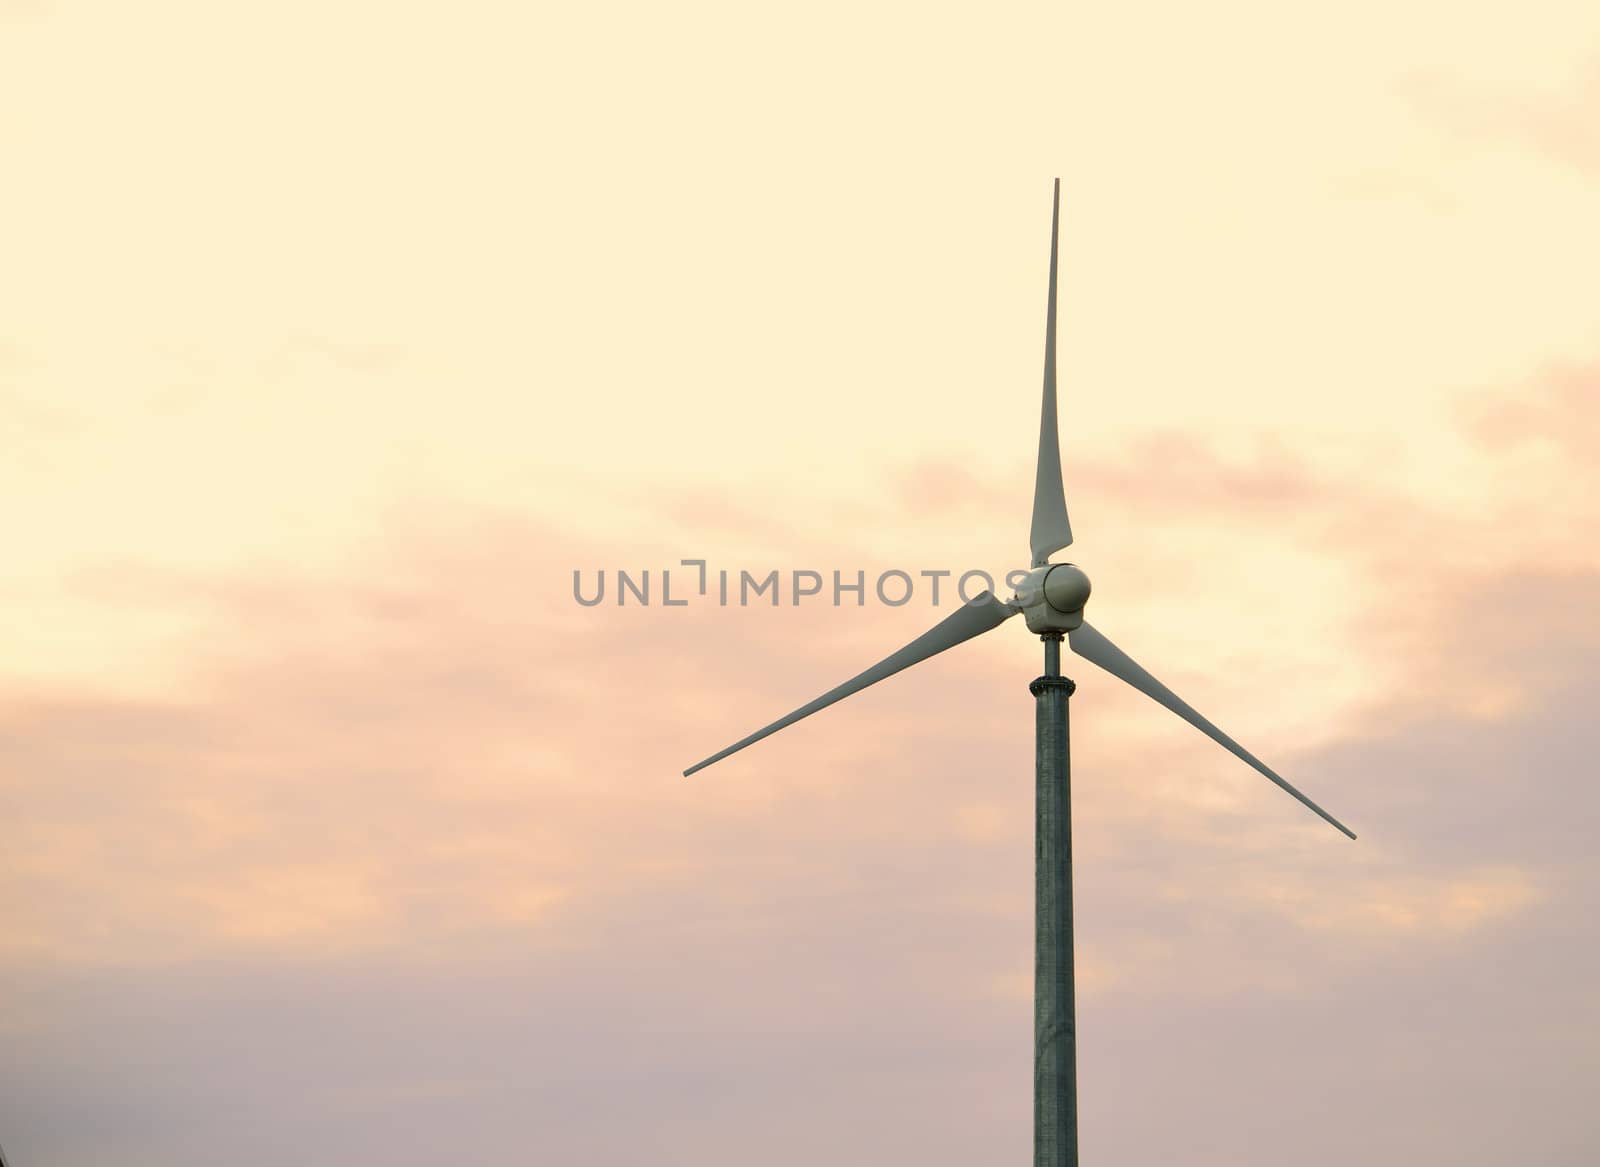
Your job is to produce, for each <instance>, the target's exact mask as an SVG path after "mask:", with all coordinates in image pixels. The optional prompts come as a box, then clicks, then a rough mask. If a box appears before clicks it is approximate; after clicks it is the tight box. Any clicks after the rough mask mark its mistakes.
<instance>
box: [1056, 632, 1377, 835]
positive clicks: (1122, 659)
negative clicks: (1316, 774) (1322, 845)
mask: <svg viewBox="0 0 1600 1167" xmlns="http://www.w3.org/2000/svg"><path fill="white" fill-rule="evenodd" d="M1067 640H1068V642H1069V643H1070V644H1071V645H1072V651H1073V652H1075V653H1077V654H1078V655H1079V656H1081V657H1083V658H1084V659H1085V660H1088V661H1092V662H1094V663H1095V664H1097V665H1099V666H1100V667H1101V668H1103V669H1104V670H1105V671H1106V672H1108V673H1110V674H1111V675H1112V676H1113V677H1118V678H1120V679H1121V680H1124V681H1126V682H1128V684H1130V685H1132V686H1133V687H1134V688H1135V689H1137V690H1139V692H1141V693H1143V694H1145V696H1147V697H1151V698H1153V699H1154V700H1155V701H1156V702H1158V703H1159V704H1162V705H1165V706H1166V707H1167V708H1168V709H1170V710H1172V712H1174V713H1176V714H1177V715H1178V716H1179V717H1181V718H1183V719H1184V720H1185V721H1187V722H1188V723H1189V724H1190V725H1192V726H1194V727H1195V728H1196V729H1198V730H1199V731H1200V732H1201V733H1203V734H1205V735H1206V736H1207V737H1209V738H1210V739H1211V740H1212V741H1214V742H1216V743H1217V744H1218V745H1219V746H1221V747H1222V748H1223V749H1225V750H1228V751H1229V752H1230V753H1232V754H1233V755H1234V756H1235V757H1237V758H1239V759H1240V760H1241V761H1244V762H1247V763H1248V764H1249V765H1251V766H1254V767H1255V768H1256V769H1257V770H1259V771H1260V772H1261V773H1263V774H1265V775H1266V776H1267V777H1268V778H1270V779H1272V781H1274V782H1276V783H1277V784H1278V785H1279V786H1281V787H1283V789H1285V790H1287V791H1288V792H1289V793H1290V794H1292V795H1294V796H1295V797H1296V798H1297V799H1299V800H1300V801H1301V802H1303V803H1304V804H1305V805H1306V806H1308V807H1310V808H1311V809H1312V810H1313V811H1315V812H1316V813H1317V814H1318V815H1320V816H1322V818H1323V819H1324V820H1326V821H1327V822H1328V823H1330V824H1331V825H1333V826H1335V827H1337V828H1338V829H1339V830H1341V831H1343V832H1344V833H1345V834H1347V835H1349V836H1350V837H1351V838H1352V839H1353V838H1355V837H1356V836H1355V832H1354V831H1352V830H1351V829H1350V828H1349V827H1347V826H1345V825H1344V824H1343V823H1341V822H1340V821H1339V820H1338V819H1336V818H1334V817H1333V816H1332V815H1331V814H1329V813H1328V812H1327V811H1325V810H1323V809H1322V808H1321V807H1320V806H1318V805H1317V804H1316V803H1314V802H1312V801H1311V800H1310V799H1309V798H1307V797H1306V796H1305V795H1303V794H1301V793H1300V792H1299V791H1298V790H1296V789H1295V788H1294V787H1293V786H1290V785H1289V784H1288V783H1287V782H1285V781H1284V780H1283V779H1282V778H1279V777H1278V776H1277V775H1276V774H1274V773H1273V772H1272V771H1271V770H1269V769H1267V767H1266V766H1265V765H1263V764H1262V762H1261V760H1260V759H1259V758H1257V757H1256V756H1255V755H1254V754H1252V753H1251V752H1250V751H1249V750H1247V749H1245V748H1244V747H1243V746H1241V745H1240V744H1239V743H1238V742H1236V741H1234V740H1233V739H1232V738H1231V737H1229V736H1228V735H1227V734H1225V733H1223V732H1222V731H1221V730H1220V729H1218V728H1217V727H1216V726H1214V725H1212V724H1211V723H1210V722H1209V721H1207V720H1206V719H1205V718H1203V717H1201V716H1200V715H1199V714H1198V713H1196V712H1195V711H1194V708H1193V707H1192V706H1191V705H1189V704H1188V703H1186V702H1185V701H1184V700H1183V699H1182V698H1180V697H1179V696H1178V695H1177V694H1176V693H1174V692H1173V691H1172V690H1171V689H1169V688H1167V687H1166V686H1165V685H1163V684H1162V683H1161V682H1160V681H1158V680H1156V679H1155V678H1154V677H1152V676H1151V675H1150V674H1149V673H1147V672H1145V671H1144V669H1142V668H1140V667H1139V664H1138V662H1137V661H1135V660H1134V659H1133V658H1132V657H1130V656H1129V655H1128V654H1127V653H1125V652H1123V651H1122V650H1121V649H1120V648H1118V647H1117V646H1116V645H1114V644H1112V643H1111V641H1109V640H1107V639H1106V638H1105V637H1104V636H1103V635H1101V634H1100V633H1099V632H1098V631H1097V630H1095V629H1094V628H1093V627H1091V626H1090V625H1088V624H1084V625H1083V626H1082V627H1081V628H1078V629H1077V630H1075V631H1073V632H1069V633H1067Z"/></svg>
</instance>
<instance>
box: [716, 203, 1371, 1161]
mask: <svg viewBox="0 0 1600 1167" xmlns="http://www.w3.org/2000/svg"><path fill="white" fill-rule="evenodd" d="M1060 214H1061V180H1060V179H1057V180H1056V183H1055V192H1054V197H1053V200H1052V207H1051V215H1050V292H1049V298H1048V309H1047V315H1046V318H1045V341H1044V406H1043V410H1042V412H1041V415H1040V420H1039V461H1038V468H1037V472H1036V477H1035V481H1034V491H1033V525H1032V528H1031V530H1030V532H1029V538H1028V543H1029V549H1030V551H1031V563H1030V570H1029V571H1028V573H1027V576H1026V578H1025V580H1024V581H1023V584H1022V586H1021V587H1020V588H1019V589H1018V590H1017V593H1016V595H1015V597H1014V598H1013V599H1011V600H1010V601H1006V602H1002V601H1001V600H998V599H996V598H995V597H994V596H993V595H992V594H991V593H989V592H984V593H983V594H982V595H980V596H977V597H975V598H974V599H973V600H972V601H970V602H969V603H966V604H963V605H962V607H961V608H960V609H958V610H957V611H956V612H954V613H952V614H951V615H950V616H947V617H946V618H945V619H943V620H941V621H940V622H939V623H938V624H936V625H934V627H933V628H931V629H930V630H928V631H927V632H925V633H923V634H922V635H921V636H919V637H917V638H916V639H915V640H913V641H912V642H911V643H910V644H908V645H906V646H905V647H904V648H902V649H900V650H899V651H898V652H895V653H891V654H890V655H889V656H887V657H885V658H884V659H883V660H881V661H879V662H878V663H877V664H875V665H873V666H872V667H871V668H869V669H867V670H866V671H865V672H863V673H861V674H859V675H858V676H855V677H852V678H851V679H850V680H848V681H846V682H845V683H844V684H842V685H839V686H838V687H836V688H833V689H830V690H828V692H826V693H824V694H823V695H822V696H820V697H818V698H817V699H816V700H815V701H811V702H809V703H808V704H805V705H802V706H801V707H800V708H799V709H796V710H795V711H794V712H793V713H790V714H787V715H786V716H784V717H780V718H779V719H778V720H777V721H774V722H773V723H772V724H771V725H768V726H764V727H763V728H761V729H758V730H756V732H755V733H753V734H751V735H750V736H749V737H746V738H743V739H741V740H739V741H737V742H735V743H734V744H733V745H731V746H729V747H728V748H727V749H725V750H719V751H718V752H717V753H715V754H712V755H711V756H710V757H709V758H706V759H705V760H704V761H702V762H697V763H695V764H694V765H693V766H690V767H689V768H688V769H687V770H685V771H684V775H685V776H688V775H690V774H693V773H694V772H695V771H696V770H701V769H704V768H705V767H706V766H709V765H711V764H712V763H713V762H717V761H720V760H721V759H723V758H726V757H727V756H728V755H729V754H733V753H736V752H738V751H739V750H742V749H744V748H745V747H746V746H748V745H752V744H754V743H755V742H758V741H760V740H761V739H762V738H764V737H767V736H768V735H769V734H773V733H776V732H777V731H778V730H780V729H783V728H784V727H785V726H788V725H793V724H794V723H795V722H797V721H799V720H800V719H801V718H804V717H809V716H811V714H813V713H816V712H817V711H818V710H820V709H825V708H827V707H828V706H829V705H832V704H833V703H834V702H836V701H841V700H843V699H844V698H846V697H848V696H850V695H851V694H852V693H857V692H860V691H861V690H862V689H865V688H866V687H867V686H868V685H873V684H876V683H877V682H879V681H881V680H883V679H884V678H885V677H890V676H893V675H894V674H895V673H898V672H900V671H901V670H902V669H906V668H910V667H911V666H912V665H914V664H917V663H918V662H920V661H925V660H927V659H928V658H929V657H931V656H937V655H938V654H939V653H941V652H944V651H945V650H946V649H949V648H954V647H955V646H956V645H958V644H961V643H963V642H964V641H968V640H971V639H972V638H973V637H975V636H979V635H982V634H983V633H985V632H988V631H990V630H992V629H995V628H998V627H999V626H1000V625H1001V624H1003V623H1004V622H1005V621H1006V620H1008V619H1010V618H1011V617H1012V616H1015V615H1016V614H1017V613H1018V612H1020V613H1022V617H1023V620H1024V622H1025V623H1026V624H1027V626H1028V630H1029V631H1030V632H1034V633H1037V634H1038V636H1039V637H1040V639H1041V640H1043V641H1044V659H1045V668H1044V675H1043V676H1041V677H1038V678H1037V679H1035V680H1034V681H1033V682H1032V684H1031V685H1030V686H1029V688H1030V690H1031V691H1032V693H1033V695H1034V699H1035V743H1036V750H1035V783H1036V785H1035V797H1036V802H1035V846H1034V859H1035V872H1034V1093H1033V1119H1034V1121H1033V1136H1034V1140H1033V1145H1034V1151H1033V1161H1034V1164H1035V1167H1077V1163H1078V1103H1077V1064H1076V1063H1077V1057H1076V1047H1077V1034H1076V1025H1075V1016H1074V1015H1075V1007H1074V1000H1073V968H1072V805H1071V785H1070V781H1071V772H1070V767H1069V759H1068V748H1067V747H1068V738H1067V698H1068V697H1069V696H1070V695H1071V694H1072V692H1073V690H1074V688H1075V686H1074V685H1073V683H1072V681H1070V680H1068V679H1067V678H1065V677H1063V676H1062V675H1061V639H1062V636H1063V635H1065V636H1066V638H1067V643H1068V644H1069V645H1070V646H1071V648H1072V651H1073V652H1075V653H1077V654H1078V655H1079V656H1081V657H1083V658H1084V659H1086V660H1088V661H1090V662H1091V663H1093V664H1096V665H1099V666H1100V667H1101V668H1102V669H1104V670H1105V671H1106V672H1108V673H1110V674H1111V675H1112V676H1114V677H1117V678H1119V679H1120V680H1123V681H1126V682H1127V683H1128V684H1130V685H1132V686H1133V687H1134V688H1135V689H1138V690H1139V691H1140V692H1141V693H1144V694H1145V695H1146V696H1148V697H1151V698H1153V699H1154V700H1155V701H1157V702H1158V703H1160V704H1161V705H1164V706H1166V707H1167V708H1168V709H1170V710H1171V711H1172V712H1173V713H1176V714H1177V715H1178V716H1179V717H1181V718H1183V719H1184V720H1185V721H1187V722H1188V723H1189V724H1190V725H1192V726H1194V727H1195V728H1196V729H1198V730H1199V731H1200V732H1201V733H1203V734H1205V735H1206V736H1207V737H1209V738H1211V739H1212V740H1213V741H1215V742H1216V743H1217V744H1218V745H1220V746H1222V747H1223V748H1224V749H1226V750H1228V751H1229V752H1231V753H1232V754H1234V755H1235V756H1236V757H1238V758H1239V759H1240V760H1242V761H1243V762H1245V763H1246V764H1248V765H1250V766H1252V767H1254V768H1255V769H1256V770H1257V771H1259V772H1260V773H1261V774H1262V775H1264V776H1265V777H1266V778H1267V779H1268V780H1270V781H1271V782H1273V783H1274V784H1275V785H1277V786H1278V787H1280V788H1281V789H1283V790H1285V791H1287V792H1288V793H1289V794H1290V795H1292V796H1293V797H1294V798H1295V799H1297V800H1298V801H1299V802H1301V803H1302V804H1303V805H1305V806H1306V807H1307V808H1309V809H1310V810H1311V811H1312V812H1313V813H1315V814H1316V815H1318V816H1320V817H1321V818H1322V819H1323V820H1325V821H1326V822H1328V823H1329V824H1331V825H1332V826H1333V827H1335V828H1337V829H1338V830H1340V831H1342V832H1343V833H1344V834H1346V835H1348V836H1349V837H1350V838H1352V839H1354V838H1355V837H1356V836H1355V833H1354V832H1352V831H1351V830H1350V828H1348V827H1346V826H1345V825H1344V824H1343V823H1341V822H1339V820H1338V819H1336V818H1334V817H1333V816H1332V815H1330V814H1329V813H1328V812H1327V811H1325V810H1323V809H1322V808H1321V807H1320V806H1318V805H1317V804H1316V803H1314V802H1312V801H1311V799H1309V798H1307V797H1306V796H1305V795H1304V794H1302V793H1301V792H1300V791H1298V790H1296V789H1295V788H1294V787H1293V786H1291V785H1289V783H1288V782H1286V781H1284V780H1283V778H1281V777H1279V776H1278V775H1277V774H1275V773H1274V772H1273V771H1272V770H1271V769H1269V768H1268V767H1267V765H1266V764H1265V763H1264V762H1262V761H1261V760H1260V759H1259V758H1257V757H1256V756H1255V755H1254V754H1252V753H1250V751H1249V750H1246V749H1245V748H1244V747H1243V746H1241V745H1240V744H1239V743H1238V742H1236V741H1234V740H1233V739H1232V738H1231V737H1229V736H1228V735H1227V734H1225V733H1223V732H1222V731H1221V730H1220V729H1218V728H1217V727H1216V726H1215V725H1213V724H1212V723H1211V722H1210V721H1208V720H1206V719H1205V718H1204V717H1202V716H1201V715H1200V714H1199V713H1197V712H1196V711H1195V709H1194V708H1193V706H1191V705H1189V704H1188V703H1187V702H1186V701H1184V700H1183V699H1182V698H1180V697H1179V696H1178V695H1177V694H1176V693H1174V692H1173V691H1172V690H1171V689H1169V688H1167V687H1166V686H1165V685H1163V684H1162V683H1161V682H1160V681H1158V680H1156V679H1155V677H1153V676H1151V675H1150V674H1149V673H1148V672H1146V671H1145V669H1144V668H1143V667H1141V666H1140V665H1139V664H1138V663H1137V662H1136V661H1134V660H1133V658H1131V657H1130V656H1128V654H1127V653H1125V652H1123V651H1122V650H1121V649H1120V648H1118V647H1117V646H1116V645H1115V644H1113V643H1112V642H1111V641H1110V640H1109V639H1108V638H1107V637H1106V636H1105V635H1104V634H1103V633H1101V632H1100V631H1099V630H1098V629H1096V628H1094V627H1093V626H1092V625H1090V624H1088V623H1086V622H1085V621H1084V618H1083V608H1084V604H1085V603H1086V602H1087V601H1088V599H1089V577H1088V576H1087V575H1085V574H1084V573H1083V571H1082V570H1081V569H1080V568H1078V567H1077V566H1076V565H1074V564H1071V563H1054V564H1053V563H1051V562H1050V556H1051V555H1053V554H1055V553H1056V552H1057V551H1060V550H1061V549H1062V548H1064V547H1067V546H1070V545H1071V543H1072V526H1071V524H1070V523H1068V521H1067V504H1066V497H1065V494H1064V492H1063V490H1062V485H1061V450H1060V442H1059V437H1058V433H1057V426H1056V250H1057V240H1058V235H1059V228H1060Z"/></svg>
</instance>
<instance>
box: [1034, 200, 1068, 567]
mask: <svg viewBox="0 0 1600 1167" xmlns="http://www.w3.org/2000/svg"><path fill="white" fill-rule="evenodd" d="M1060 227H1061V180H1060V179H1059V178H1058V179H1056V188H1055V198H1054V201H1053V203H1052V204H1051V208H1050V300H1049V307H1048V309H1047V310H1046V312H1045V320H1044V406H1043V407H1042V410H1041V412H1040V414H1039V464H1038V469H1037V472H1036V474H1035V476H1034V481H1033V529H1032V530H1031V531H1030V532H1029V533H1028V544H1029V546H1030V547H1031V548H1032V550H1033V566H1034V567H1038V566H1039V565H1040V564H1042V563H1044V562H1045V561H1046V560H1047V559H1049V558H1050V556H1051V555H1052V554H1053V553H1055V552H1057V551H1060V550H1061V549H1062V548H1063V547H1069V546H1071V544H1072V524H1071V523H1069V522H1067V497H1066V494H1065V493H1064V492H1063V491H1062V489H1061V436H1060V433H1059V431H1058V427H1057V425H1056V242H1057V239H1058V237H1059V235H1060Z"/></svg>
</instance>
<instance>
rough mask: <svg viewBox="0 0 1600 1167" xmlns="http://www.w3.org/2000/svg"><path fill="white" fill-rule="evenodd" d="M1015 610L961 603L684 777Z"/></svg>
mask: <svg viewBox="0 0 1600 1167" xmlns="http://www.w3.org/2000/svg"><path fill="white" fill-rule="evenodd" d="M1015 611H1016V609H1015V608H1012V607H1011V606H1010V605H1009V604H1002V603H1001V602H1000V601H999V600H997V599H995V598H994V596H993V595H991V594H990V593H988V592H984V593H983V594H982V595H981V596H977V597H976V598H974V599H973V601H972V602H971V603H970V604H962V605H961V607H960V609H958V610H957V611H955V612H952V613H951V614H950V615H948V616H946V617H945V618H944V619H943V620H941V621H939V623H937V624H935V625H934V626H933V627H932V628H931V629H929V630H928V631H927V632H924V633H923V634H922V635H921V636H919V637H917V638H916V639H915V640H913V641H912V642H911V643H910V644H908V645H906V646H905V647H904V648H902V649H901V650H900V651H899V652H896V653H893V654H891V655H889V656H887V657H885V658H884V659H883V660H881V661H879V662H878V663H877V664H875V665H873V666H872V667H871V668H870V669H868V670H867V671H866V672H864V673H861V674H859V675H858V676H855V677H852V678H851V679H850V680H848V681H846V682H845V683H844V684H842V685H840V686H838V687H837V688H834V689H829V690H828V691H827V692H826V693H824V694H823V695H822V696H820V697H818V698H817V699H816V700H815V701H813V702H811V703H810V704H809V705H802V706H801V707H800V708H799V709H796V710H795V711H794V712H793V713H791V714H789V715H788V716H787V717H780V718H778V720H777V721H774V722H773V723H772V724H771V725H769V726H766V727H765V728H763V729H758V730H756V731H755V733H753V734H751V735H750V736H749V737H747V738H744V739H743V740H742V741H737V742H734V743H733V745H731V746H729V747H728V748H727V749H725V750H721V751H719V752H718V753H715V754H712V755H711V756H710V757H709V758H707V759H706V760H705V761H703V762H696V763H695V764H694V765H693V766H690V767H689V768H688V769H687V770H685V771H684V772H683V775H684V777H685V778H687V777H688V776H689V775H690V774H693V773H694V772H695V771H696V770H703V769H705V768H706V767H707V766H709V765H711V763H712V762H719V761H721V760H722V759H723V758H726V757H727V756H728V755H729V754H732V753H737V752H738V751H739V750H742V749H744V748H745V746H748V745H753V744H754V743H756V742H758V741H760V740H761V739H762V738H764V737H767V736H768V735H770V734H774V733H777V732H778V731H779V730H780V729H782V728H783V727H784V726H786V725H793V724H794V723H795V722H797V721H799V720H800V719H801V718H802V717H810V716H811V715H812V714H813V713H815V712H816V711H817V710H819V709H826V708H827V707H828V706H829V705H832V704H833V703H834V702H835V701H842V700H844V699H845V698H846V697H848V696H850V694H852V693H859V692H860V691H861V690H862V689H865V688H866V687H867V686H868V685H875V684H877V683H878V682H879V681H881V680H883V679H884V678H885V677H892V676H894V674H895V673H898V672H900V670H902V669H908V668H910V667H911V666H912V665H914V664H917V663H919V662H921V661H925V660H927V659H928V658H929V657H930V656H937V655H939V653H941V652H943V651H944V650H945V649H947V648H954V647H955V646H956V645H958V644H962V643H964V642H965V641H968V640H971V639H972V638H973V637H974V636H981V635H983V634H984V633H985V632H988V631H990V630H991V629H994V628H998V627H1000V625H1001V624H1002V623H1003V622H1004V621H1005V619H1006V617H1008V616H1010V615H1012V614H1013V613H1015Z"/></svg>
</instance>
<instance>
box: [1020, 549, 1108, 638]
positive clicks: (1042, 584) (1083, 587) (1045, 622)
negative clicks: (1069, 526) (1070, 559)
mask: <svg viewBox="0 0 1600 1167" xmlns="http://www.w3.org/2000/svg"><path fill="white" fill-rule="evenodd" d="M1088 602H1089V577H1088V576H1087V575H1085V574H1084V572H1083V569H1082V568H1081V567H1079V566H1078V565H1077V564H1075V563H1047V564H1045V565H1044V566H1043V567H1036V568H1034V569H1033V570H1032V571H1030V572H1029V573H1028V575H1027V577H1026V578H1025V579H1024V580H1023V581H1022V586H1021V587H1020V588H1018V589H1017V598H1016V600H1015V601H1014V603H1015V604H1016V606H1017V607H1019V608H1021V609H1022V618H1023V619H1024V620H1025V621H1027V624H1028V631H1029V632H1035V633H1045V632H1074V631H1076V630H1077V629H1078V628H1080V627H1082V626H1083V606H1084V604H1086V603H1088Z"/></svg>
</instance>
